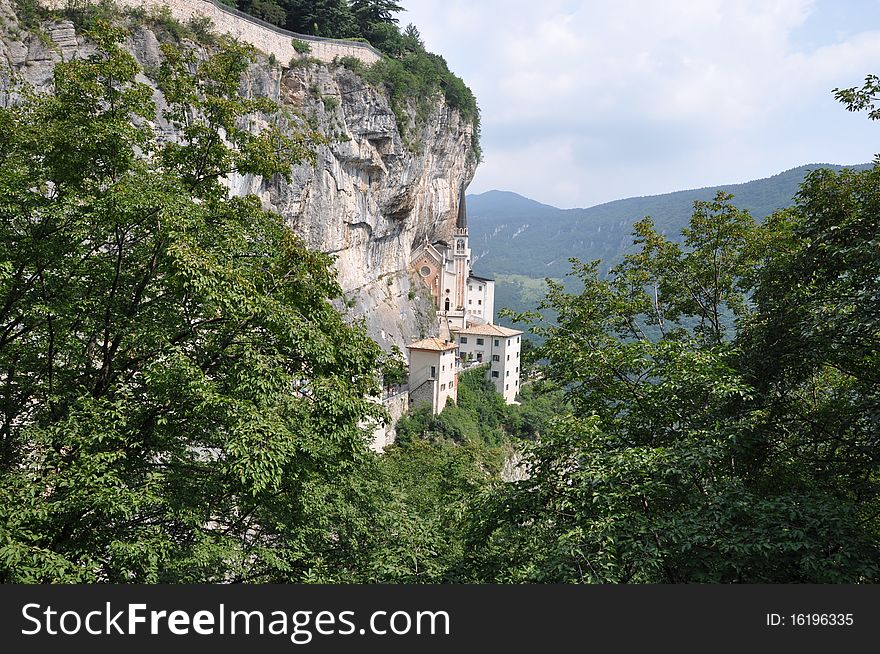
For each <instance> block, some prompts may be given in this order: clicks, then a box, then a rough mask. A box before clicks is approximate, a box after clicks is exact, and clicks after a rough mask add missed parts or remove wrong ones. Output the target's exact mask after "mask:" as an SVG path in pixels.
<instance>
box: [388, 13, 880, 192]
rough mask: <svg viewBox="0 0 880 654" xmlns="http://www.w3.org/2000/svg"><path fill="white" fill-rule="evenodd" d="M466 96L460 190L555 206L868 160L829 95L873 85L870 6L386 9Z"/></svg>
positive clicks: (875, 58)
mask: <svg viewBox="0 0 880 654" xmlns="http://www.w3.org/2000/svg"><path fill="white" fill-rule="evenodd" d="M399 3H400V4H401V5H403V6H404V8H405V9H406V10H407V11H405V12H403V13H401V14H399V19H400V22H401V24H402V25H406V24H408V23H414V24H415V25H416V26H417V27H418V29H419V31H420V33H421V35H422V38H423V40H424V41H425V45H426V47H427V48H428V50H430V51H432V52H436V53H438V54H441V55H443V56H444V57H445V58H446V60H447V61H448V62H449V66H450V68H451V69H452V70H453V72H455V73H456V74H457V75H459V76H460V77H462V78H463V79H464V81H465V82H466V83H467V84H468V85H469V86H470V87H471V89H472V90H473V91H474V93H475V94H476V96H477V101H478V103H479V105H480V109H481V112H482V134H483V138H482V144H483V162H482V163H481V164H480V166H479V168H478V169H477V173H476V176H475V177H474V180H473V182H472V183H471V185H470V187H469V189H468V192H470V193H482V192H484V191H488V190H490V189H499V190H507V191H514V192H516V193H519V194H521V195H525V196H526V197H530V198H532V199H535V200H538V201H540V202H544V203H547V204H551V205H553V206H557V207H562V208H569V207H588V206H593V205H596V204H600V203H602V202H608V201H611V200H616V199H621V198H625V197H633V196H639V195H653V194H657V193H666V192H670V191H677V190H683V189H690V188H700V187H704V186H712V185H716V184H733V183H739V182H745V181H749V180H752V179H759V178H762V177H769V176H771V175H774V174H776V173H779V172H782V171H784V170H788V169H790V168H794V167H796V166H799V165H802V164H806V163H835V164H856V163H866V162H870V161H871V160H872V159H873V157H874V155H875V154H876V153H878V152H880V122H872V121H870V120H868V118H867V114H865V113H861V114H857V113H856V114H854V113H850V112H848V111H846V109H845V108H844V106H843V105H842V104H840V103H838V102H837V101H836V100H835V99H834V96H833V93H832V89H834V88H846V87H852V86H859V85H861V83H862V82H863V81H864V78H865V75H867V74H869V73H876V74H880V0H754V1H752V0H604V1H595V0H579V1H577V0H530V1H526V0H399Z"/></svg>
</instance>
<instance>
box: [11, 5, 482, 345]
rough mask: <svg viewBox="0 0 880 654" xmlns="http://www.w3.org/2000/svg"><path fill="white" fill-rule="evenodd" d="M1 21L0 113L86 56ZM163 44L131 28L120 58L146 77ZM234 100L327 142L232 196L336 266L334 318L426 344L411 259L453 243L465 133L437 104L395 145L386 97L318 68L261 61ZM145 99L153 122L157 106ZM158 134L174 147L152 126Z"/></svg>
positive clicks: (63, 30)
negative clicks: (24, 89)
mask: <svg viewBox="0 0 880 654" xmlns="http://www.w3.org/2000/svg"><path fill="white" fill-rule="evenodd" d="M0 18H2V19H3V26H2V27H0V105H4V106H6V105H9V104H10V103H13V102H15V101H16V100H17V98H18V92H17V88H18V85H19V84H20V82H22V81H23V82H26V83H27V84H30V85H31V86H32V87H34V88H35V89H37V90H39V91H50V90H51V86H52V71H53V69H54V67H55V65H56V64H57V63H58V62H61V61H69V60H70V59H72V58H78V57H86V56H88V55H89V54H91V52H92V51H93V47H92V46H91V45H90V44H89V43H88V42H86V41H85V39H84V38H83V37H82V36H81V35H79V34H77V33H76V31H75V29H74V26H73V24H72V23H70V22H67V21H65V22H57V23H46V24H44V25H43V27H42V30H41V34H35V33H28V32H27V31H26V30H24V29H23V28H21V27H20V26H19V25H17V23H16V22H15V18H14V15H13V14H12V12H11V10H10V9H9V0H0ZM161 40H162V35H161V34H157V33H154V32H153V31H151V30H150V29H147V28H146V27H143V26H138V27H135V28H134V29H133V32H132V34H131V36H130V38H129V40H128V44H127V47H128V49H129V51H130V52H131V53H132V54H133V55H134V56H135V57H136V58H137V59H138V61H139V62H140V63H141V65H142V66H144V67H146V68H147V69H148V70H149V69H150V68H152V67H155V66H156V65H157V64H158V63H159V62H160V61H161V56H162V55H161V51H160V49H159V43H160V42H161ZM191 45H194V46H195V47H196V49H197V50H198V51H200V52H202V54H206V53H207V51H206V50H205V48H204V47H202V46H198V45H196V44H191ZM142 81H145V82H147V83H150V80H149V79H147V78H146V77H143V78H142ZM241 93H242V94H244V95H248V96H266V97H269V98H271V99H273V100H275V101H277V102H279V103H280V104H281V105H282V107H284V108H285V110H289V111H290V112H291V113H292V114H293V117H292V118H290V119H289V121H290V124H291V125H298V126H299V127H300V128H302V127H306V128H310V129H315V130H316V131H318V132H319V133H320V134H322V135H323V136H324V137H325V138H326V141H327V142H326V144H322V145H320V146H319V147H318V148H317V162H316V164H315V165H314V166H312V165H310V164H301V165H297V166H295V167H294V169H293V170H292V175H291V181H290V182H286V181H285V180H283V179H280V178H279V179H261V178H255V177H252V176H233V177H232V178H231V179H229V180H228V185H229V187H230V189H231V192H232V193H235V194H247V193H253V194H256V195H257V196H259V197H260V198H261V199H262V202H263V204H264V206H265V207H266V208H267V209H271V210H273V211H276V212H277V213H279V214H280V215H281V216H283V217H284V219H285V220H286V222H287V223H288V224H289V225H290V226H291V227H292V228H293V229H294V230H295V231H296V232H297V233H298V234H300V235H301V236H302V237H303V238H304V239H305V241H306V243H307V244H308V245H309V246H310V247H312V248H314V249H318V250H321V251H323V252H328V253H332V254H333V255H334V256H335V257H336V268H337V271H338V276H339V281H340V284H341V285H342V287H343V289H344V291H345V293H346V296H347V298H348V302H347V303H346V304H347V306H345V307H343V306H340V309H341V310H343V311H347V312H348V313H349V314H350V315H351V316H352V318H356V317H359V316H362V317H363V318H364V319H365V320H366V323H367V328H368V331H369V333H370V335H371V336H372V337H373V338H375V339H376V341H378V342H379V344H380V345H382V346H383V347H384V348H386V349H388V348H390V347H391V345H395V344H396V345H398V346H401V347H402V346H403V345H405V344H406V343H408V342H410V340H412V339H413V338H415V337H420V336H425V335H428V334H431V333H432V332H434V333H436V332H435V329H436V326H435V322H434V320H433V317H432V316H433V312H432V308H431V307H430V302H429V300H428V299H427V297H426V295H425V293H423V292H422V289H421V288H420V283H419V282H417V281H414V282H411V280H410V276H409V274H408V267H409V257H410V252H411V251H412V249H413V248H414V247H415V246H416V245H418V244H420V243H422V242H424V240H425V239H428V240H432V241H433V240H437V239H447V238H449V237H450V235H451V234H452V229H453V227H454V225H455V218H456V215H457V211H458V201H459V200H458V198H459V191H460V189H461V188H462V187H466V186H467V184H468V183H469V182H470V180H471V178H472V177H473V174H474V169H475V162H474V158H473V154H472V146H471V139H472V133H473V128H472V126H471V125H470V124H469V123H467V122H465V121H463V120H462V119H461V117H460V116H459V114H458V113H457V112H456V111H454V110H452V109H450V108H449V107H448V106H447V105H446V104H445V102H444V100H443V98H442V96H439V95H438V96H437V98H436V100H435V102H434V105H433V110H432V111H431V112H430V115H429V116H428V118H427V120H424V121H420V123H419V126H418V127H412V123H411V126H410V129H409V130H407V134H406V139H404V136H403V135H402V134H401V133H400V130H399V129H398V126H397V120H396V117H395V115H394V112H393V111H392V110H391V108H390V106H389V103H388V98H387V96H386V95H385V94H384V92H382V91H380V90H377V89H375V88H373V87H371V86H369V85H368V84H367V83H366V82H364V80H363V79H361V78H360V77H359V76H358V75H356V74H355V73H353V72H351V71H349V70H347V69H346V68H343V67H334V66H332V65H326V64H319V63H311V64H307V65H300V66H298V67H295V68H282V67H281V66H280V65H278V64H276V63H274V62H270V61H269V60H267V59H264V58H263V59H261V61H260V62H259V63H257V64H255V65H253V66H251V68H250V70H249V71H248V73H247V74H246V75H245V77H244V79H243V80H242V86H241ZM154 97H155V99H156V100H157V104H158V105H159V109H160V113H161V109H162V104H163V103H162V98H161V96H160V94H159V93H158V92H157V93H156V94H155V96H154ZM156 128H157V129H159V130H162V131H163V132H167V134H166V136H167V137H169V138H174V136H175V135H174V133H173V130H170V128H169V127H168V125H166V124H163V121H162V120H161V118H159V119H158V120H157V124H156Z"/></svg>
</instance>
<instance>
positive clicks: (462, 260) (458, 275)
mask: <svg viewBox="0 0 880 654" xmlns="http://www.w3.org/2000/svg"><path fill="white" fill-rule="evenodd" d="M452 253H453V254H452V258H453V261H454V262H455V298H454V300H455V309H456V310H460V311H464V310H465V289H466V288H467V278H468V275H469V274H470V270H471V248H470V245H469V244H468V226H467V205H466V203H465V195H464V187H462V188H461V191H459V194H458V220H456V222H455V231H454V232H453V243H452ZM462 321H464V319H463V318H462ZM462 326H464V325H462Z"/></svg>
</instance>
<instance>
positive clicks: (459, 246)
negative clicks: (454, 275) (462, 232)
mask: <svg viewBox="0 0 880 654" xmlns="http://www.w3.org/2000/svg"><path fill="white" fill-rule="evenodd" d="M455 247H456V248H457V249H458V250H459V251H462V250H464V241H461V240H460V241H458V243H456V245H455Z"/></svg>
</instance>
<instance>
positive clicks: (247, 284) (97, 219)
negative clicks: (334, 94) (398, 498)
mask: <svg viewBox="0 0 880 654" xmlns="http://www.w3.org/2000/svg"><path fill="white" fill-rule="evenodd" d="M99 28H100V29H97V30H95V31H94V32H92V33H91V34H90V38H91V39H93V40H94V41H95V43H96V44H97V50H96V52H95V53H94V54H93V55H91V56H89V57H88V58H84V59H75V60H72V61H70V62H66V63H59V64H57V66H56V67H55V80H54V94H53V95H39V94H36V93H33V92H29V91H25V96H24V100H23V101H22V102H21V103H20V104H19V105H17V106H14V107H12V108H6V109H0V198H2V201H0V216H2V222H0V230H2V231H3V235H2V238H0V244H2V251H0V307H2V309H0V370H2V371H3V372H2V388H3V392H2V394H0V420H2V422H0V579H2V580H3V581H5V582H59V581H65V582H70V581H79V582H92V581H109V582H156V581H162V582H179V581H203V582H204V581H314V580H333V581H341V580H346V579H347V580H356V579H361V578H363V577H361V576H360V575H363V574H364V571H366V570H369V569H370V565H371V564H370V561H371V560H372V559H371V557H372V556H373V554H374V550H373V549H372V545H371V544H377V543H378V538H379V535H378V534H374V532H373V525H374V524H375V522H376V520H377V519H378V518H377V514H378V511H379V507H377V505H376V504H375V498H376V497H377V493H374V492H371V486H370V482H369V480H370V479H373V478H375V476H376V474H375V465H376V464H375V461H374V460H373V458H372V457H371V456H370V455H369V453H368V452H367V450H366V447H365V434H364V433H363V432H362V430H361V429H360V428H359V427H358V425H359V424H360V423H362V422H366V421H368V420H369V418H370V417H371V416H377V415H378V413H379V407H378V405H377V404H375V403H374V402H372V401H370V400H369V396H370V394H372V393H377V392H378V391H379V386H378V383H377V379H376V374H375V370H376V368H377V366H378V365H379V362H380V352H379V350H378V347H377V346H375V344H373V343H372V341H370V340H369V339H368V338H367V337H366V335H365V332H364V330H363V328H362V327H360V326H357V325H355V326H349V325H348V324H347V323H346V322H345V321H344V320H343V318H342V317H341V316H340V315H339V314H338V313H337V311H335V310H334V309H333V307H332V305H331V303H330V300H331V299H334V298H338V297H339V296H340V295H341V292H340V289H339V286H338V284H337V282H336V280H335V274H334V272H333V269H332V267H331V264H332V261H331V259H330V258H329V257H328V256H326V255H323V254H320V253H315V252H310V251H309V250H307V249H306V248H305V247H304V245H303V243H302V241H301V240H300V239H299V238H297V237H296V236H295V235H294V234H293V233H292V232H290V231H289V230H288V229H287V228H286V227H285V226H284V224H283V221H282V220H281V219H280V217H278V216H276V215H274V214H271V213H267V212H265V211H263V210H262V209H261V206H260V202H259V200H258V199H256V198H254V197H238V198H230V197H229V196H228V191H227V188H226V187H225V185H224V184H223V177H224V176H226V175H229V174H231V173H233V172H237V173H240V174H253V175H262V176H271V175H274V174H281V175H285V174H288V173H289V170H290V166H291V163H292V162H296V161H308V160H309V159H310V157H311V156H312V153H311V147H312V145H311V143H312V141H313V139H314V136H315V135H311V134H306V133H294V134H293V135H292V136H290V135H285V134H290V131H289V128H286V131H285V132H282V130H281V129H279V127H278V125H277V123H278V121H279V120H280V119H281V115H280V114H279V113H278V108H277V107H276V106H275V105H274V104H272V103H271V102H269V101H267V100H265V99H260V98H257V99H243V98H241V97H239V96H238V88H239V80H240V76H241V74H242V73H243V72H244V71H245V70H246V68H247V67H248V65H249V64H250V63H251V62H252V61H253V59H254V52H253V51H252V50H251V49H249V48H246V47H244V46H242V45H240V44H236V43H234V42H231V41H223V43H222V45H223V47H222V48H221V49H220V51H219V52H217V53H216V54H215V55H213V56H211V57H210V58H208V59H207V60H204V61H196V60H195V59H193V58H192V57H191V56H189V55H188V54H187V53H185V52H182V51H179V50H177V49H175V48H173V47H170V46H167V45H166V46H163V56H164V61H163V63H162V66H161V70H160V71H159V72H158V75H157V77H158V82H159V86H160V89H161V91H162V93H163V95H164V98H165V102H166V104H167V107H166V109H165V111H164V117H165V119H166V120H168V121H169V122H170V123H171V125H172V126H173V127H174V128H175V129H176V130H177V131H178V133H179V134H180V138H179V139H177V140H174V141H169V140H166V139H160V138H159V137H158V135H157V134H156V133H154V132H153V131H152V128H151V127H150V126H149V123H147V121H149V120H154V119H155V114H156V107H155V105H154V103H153V100H152V90H151V89H150V88H149V87H147V86H146V85H144V84H141V83H139V82H137V81H136V75H137V74H138V72H139V68H138V65H137V63H136V61H135V60H134V58H133V57H131V56H130V55H129V54H127V53H126V52H124V51H123V50H122V49H121V48H120V46H119V43H120V42H121V40H122V39H123V37H124V34H123V33H122V32H120V31H119V30H118V29H115V28H113V27H111V26H110V25H108V24H99ZM257 114H259V115H261V116H262V120H263V122H267V123H268V124H269V127H267V128H265V129H263V130H262V131H260V132H252V131H251V129H250V128H249V127H250V122H251V117H253V116H255V115H257Z"/></svg>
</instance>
